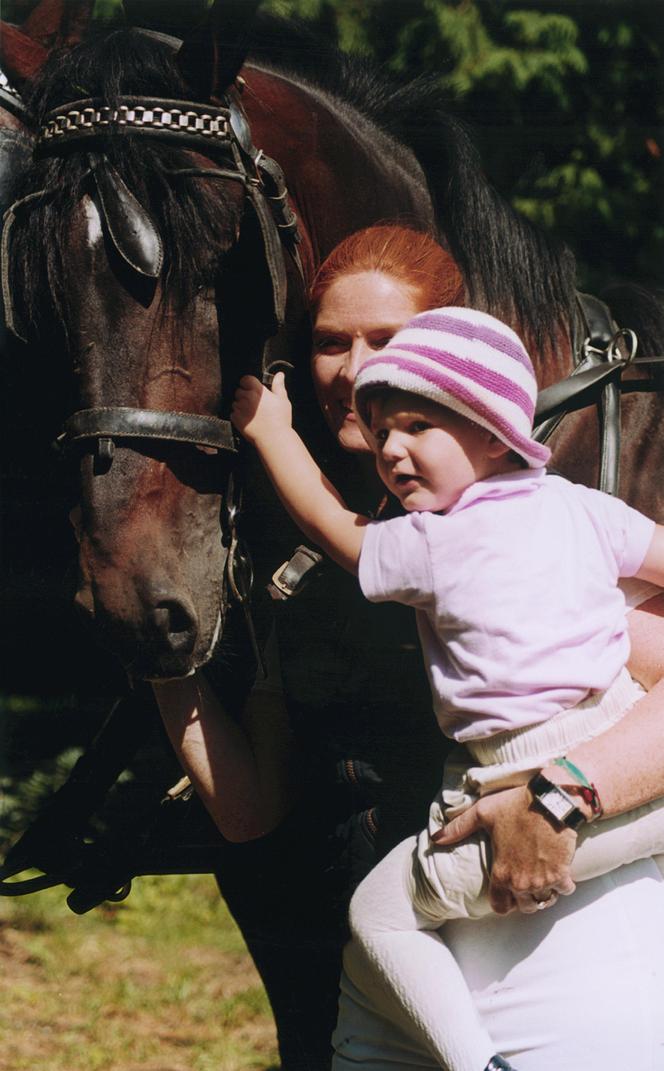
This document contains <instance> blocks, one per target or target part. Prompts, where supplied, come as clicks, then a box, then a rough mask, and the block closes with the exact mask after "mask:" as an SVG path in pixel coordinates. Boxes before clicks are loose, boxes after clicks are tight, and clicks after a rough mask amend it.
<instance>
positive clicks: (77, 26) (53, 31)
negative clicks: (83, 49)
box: [21, 0, 94, 49]
mask: <svg viewBox="0 0 664 1071" xmlns="http://www.w3.org/2000/svg"><path fill="white" fill-rule="evenodd" d="M93 8H94V0H40V3H38V4H37V6H36V8H34V10H33V11H31V12H30V14H29V15H28V17H27V19H26V20H25V22H24V23H23V24H22V26H21V29H22V30H23V33H27V35H28V37H31V38H32V39H33V41H37V42H38V44H40V45H43V46H44V48H47V49H51V48H61V47H66V48H72V47H73V46H74V45H77V44H79V42H80V41H82V39H83V37H84V35H85V32H86V30H87V28H88V24H89V22H90V19H91V18H92V11H93Z"/></svg>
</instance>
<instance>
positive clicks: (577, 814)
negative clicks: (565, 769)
mask: <svg viewBox="0 0 664 1071" xmlns="http://www.w3.org/2000/svg"><path fill="white" fill-rule="evenodd" d="M528 788H529V789H530V791H531V792H532V794H533V803H535V804H536V806H537V807H538V808H539V810H540V811H541V812H542V813H543V814H544V815H545V816H546V817H547V818H550V819H551V820H552V821H553V822H554V823H555V824H556V825H557V826H559V827H562V826H566V827H567V828H568V829H578V828H579V826H581V825H583V823H584V822H586V821H587V818H586V816H585V814H584V813H583V811H581V810H579V808H578V807H577V805H576V801H575V799H574V797H573V796H571V795H570V794H569V792H566V791H565V789H564V788H561V787H560V785H555V784H554V783H553V781H549V779H548V777H545V776H544V774H542V773H537V774H535V776H534V777H532V778H531V779H530V781H529V782H528Z"/></svg>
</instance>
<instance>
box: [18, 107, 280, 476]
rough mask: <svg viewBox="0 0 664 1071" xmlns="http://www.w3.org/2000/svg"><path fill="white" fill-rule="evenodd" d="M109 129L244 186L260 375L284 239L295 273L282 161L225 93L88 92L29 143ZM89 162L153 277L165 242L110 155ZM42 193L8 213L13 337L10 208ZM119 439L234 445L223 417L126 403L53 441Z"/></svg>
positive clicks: (102, 137) (57, 150) (124, 251)
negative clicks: (177, 152) (178, 153)
mask: <svg viewBox="0 0 664 1071" xmlns="http://www.w3.org/2000/svg"><path fill="white" fill-rule="evenodd" d="M111 136H112V137H114V138H117V137H132V138H133V137H138V138H150V139H154V140H157V141H159V142H161V143H166V144H175V145H177V146H179V147H182V148H190V149H196V150H199V151H203V150H204V152H205V155H206V156H209V157H212V158H216V159H218V160H220V163H221V164H222V165H223V166H218V167H191V168H181V169H178V170H177V171H175V172H172V173H173V174H176V175H187V176H193V177H198V178H208V179H210V180H219V179H230V180H232V181H236V182H239V183H241V184H242V186H243V187H244V190H245V196H246V198H247V201H248V202H249V203H250V204H251V207H252V208H253V210H254V212H255V215H256V218H257V220H258V223H259V227H260V233H261V237H262V242H263V250H264V257H265V264H266V267H267V270H268V272H269V276H270V283H271V292H272V299H271V303H272V308H271V310H270V316H269V319H268V323H269V325H270V327H269V328H268V331H267V332H266V336H265V338H264V339H263V347H262V355H261V374H263V375H266V374H269V365H270V363H271V360H270V358H271V346H270V344H269V340H270V338H271V337H272V336H273V334H275V333H276V332H278V331H279V330H280V329H281V328H283V325H284V320H285V313H286V302H287V296H288V293H287V272H286V265H285V259H284V247H285V246H286V247H287V248H289V250H290V252H291V255H292V257H293V259H294V261H295V263H296V264H297V266H298V269H299V271H300V274H301V265H300V260H299V255H298V252H297V242H298V241H299V234H298V228H297V219H296V217H295V213H294V212H293V211H292V209H291V208H290V205H289V203H288V199H287V190H286V184H285V181H284V176H283V173H282V171H281V168H280V167H279V165H278V164H277V163H276V162H275V161H274V160H271V159H270V158H269V157H266V156H265V154H264V153H263V152H262V151H261V150H257V149H256V148H255V146H254V145H253V142H252V139H251V131H250V127H249V123H248V122H247V119H246V116H245V114H244V110H243V109H242V106H241V104H240V101H239V99H238V97H237V95H236V94H234V93H233V94H229V95H228V97H227V98H226V100H225V103H224V104H223V105H222V106H220V107H212V106H207V105H200V104H197V103H194V102H191V101H179V100H164V99H159V98H150V99H143V98H140V99H139V98H137V97H120V98H119V99H118V101H117V103H116V105H115V106H114V107H113V108H111V107H109V106H107V105H105V104H103V103H102V102H100V101H98V100H94V99H84V100H78V101H73V102H71V103H69V104H66V105H64V106H62V107H60V108H56V109H55V110H54V111H52V112H50V113H49V114H48V115H47V117H46V120H45V122H44V125H43V126H42V128H41V130H40V132H39V134H38V137H37V142H36V150H35V151H36V154H38V155H40V156H59V155H63V154H64V153H66V152H68V151H69V150H70V149H72V148H74V147H76V148H79V149H81V148H93V147H94V148H100V147H101V148H103V145H104V142H105V141H107V139H108V138H109V137H111ZM90 171H91V174H92V175H93V178H94V181H95V184H96V187H97V192H98V195H99V204H100V207H101V211H102V212H103V214H104V217H105V222H106V224H107V231H108V233H109V234H110V236H111V239H112V241H113V244H114V246H115V248H116V251H117V252H118V253H119V254H120V256H121V258H122V259H123V260H124V261H125V262H126V264H127V265H128V267H129V268H130V269H132V270H133V271H135V272H137V273H138V274H139V275H142V276H144V277H147V278H152V279H156V278H158V277H159V274H160V272H161V268H162V264H163V250H162V246H161V239H160V237H159V235H158V234H157V232H156V229H155V227H154V224H153V223H152V221H151V219H150V217H149V216H148V214H147V212H145V210H144V209H143V207H142V206H141V205H140V204H139V202H138V201H137V200H136V198H135V197H134V196H133V194H132V193H131V192H130V191H129V190H128V189H127V187H126V186H125V185H124V183H123V182H122V180H121V179H120V176H119V175H118V174H117V173H116V172H115V170H114V169H113V168H112V167H111V166H110V165H109V164H108V163H106V164H105V166H104V168H103V171H102V169H100V168H98V167H95V166H94V165H92V164H91V168H90ZM47 196H48V192H47V191H40V192H39V193H37V194H30V195H29V196H28V197H27V198H22V199H21V200H20V201H17V202H15V203H14V204H13V205H12V206H11V207H10V208H9V209H8V211H7V212H6V214H5V221H4V228H3V249H2V253H3V255H2V283H3V298H4V301H5V310H6V313H5V318H6V323H7V326H8V327H9V329H10V330H11V331H12V332H13V333H14V334H16V335H17V336H18V337H19V338H20V337H21V335H20V333H19V331H18V328H17V324H16V317H15V314H14V310H13V304H12V300H11V286H10V282H9V271H8V246H9V239H10V234H11V229H12V227H13V224H14V221H15V220H16V218H17V215H18V214H19V213H20V212H21V211H22V210H25V209H27V208H29V207H30V205H31V204H34V202H35V201H36V200H37V199H38V198H40V197H47ZM116 440H122V441H123V442H125V441H126V440H129V441H134V442H135V441H137V440H159V441H165V442H178V443H186V444H190V445H193V446H203V447H208V448H212V449H216V450H219V451H223V452H226V453H229V454H236V453H237V440H236V437H235V433H234V431H233V429H232V426H231V424H230V422H229V421H228V420H226V419H223V418H222V417H218V416H201V415H198V414H193V413H182V412H178V411H162V410H158V411H157V410H146V409H139V408H133V407H128V406H121V407H117V406H104V407H99V408H93V409H83V410H78V411H76V412H75V413H73V414H72V415H71V416H70V417H69V418H68V419H67V420H66V422H65V425H64V428H63V431H62V433H61V435H60V436H59V437H58V440H57V442H58V444H59V446H60V447H61V448H62V449H66V448H67V447H69V446H72V445H74V444H77V445H81V444H87V445H89V446H92V447H93V448H94V449H95V450H96V451H97V453H98V455H99V456H100V457H103V458H104V459H105V460H107V461H110V460H111V459H112V456H113V450H114V444H115V442H116Z"/></svg>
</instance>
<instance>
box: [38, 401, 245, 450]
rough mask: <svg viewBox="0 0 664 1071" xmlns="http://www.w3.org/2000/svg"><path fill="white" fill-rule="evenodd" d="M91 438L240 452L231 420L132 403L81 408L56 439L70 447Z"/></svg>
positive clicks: (60, 443)
mask: <svg viewBox="0 0 664 1071" xmlns="http://www.w3.org/2000/svg"><path fill="white" fill-rule="evenodd" d="M89 439H97V440H101V439H110V440H113V439H157V440H166V441H168V442H178V443H189V444H190V445H192V446H208V447H212V448H214V449H216V450H225V451H227V452H228V453H231V454H236V453H237V443H236V439H235V432H234V431H233V427H232V425H231V423H230V421H228V420H222V419H221V417H215V416H203V415H202V414H199V413H179V412H177V411H173V412H169V411H162V410H157V409H132V408H130V407H129V406H104V407H103V408H100V409H80V410H79V411H78V412H77V413H73V414H72V416H70V417H69V419H68V420H66V421H65V425H64V429H63V431H62V434H61V435H59V436H58V438H57V440H56V442H57V443H58V445H60V446H62V447H67V446H69V445H70V444H71V443H76V442H85V441H86V440H89Z"/></svg>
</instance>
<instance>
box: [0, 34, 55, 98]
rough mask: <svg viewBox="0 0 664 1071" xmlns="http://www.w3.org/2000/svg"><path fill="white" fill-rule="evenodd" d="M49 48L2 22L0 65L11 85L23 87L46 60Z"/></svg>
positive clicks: (18, 87)
mask: <svg viewBox="0 0 664 1071" xmlns="http://www.w3.org/2000/svg"><path fill="white" fill-rule="evenodd" d="M47 56H48V50H47V49H45V48H44V46H43V45H40V44H39V42H38V41H33V39H32V38H31V37H28V35H27V34H25V33H23V32H22V31H21V30H19V29H18V28H17V27H16V26H11V25H10V24H9V23H8V22H0V67H2V70H3V72H4V73H5V74H6V75H7V78H8V79H9V82H10V83H11V85H13V86H15V87H16V89H21V87H22V86H23V83H24V82H28V81H30V79H31V78H34V76H35V75H36V74H38V72H39V71H40V70H41V68H42V66H43V65H44V63H45V62H46V57H47Z"/></svg>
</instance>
